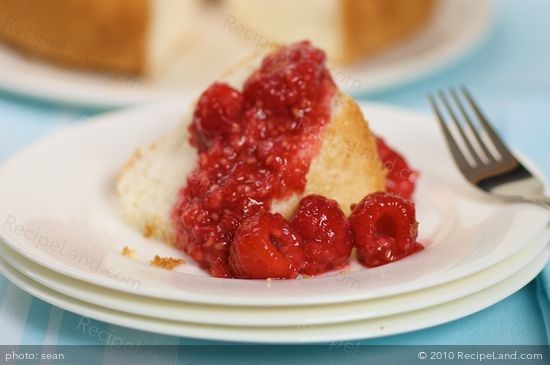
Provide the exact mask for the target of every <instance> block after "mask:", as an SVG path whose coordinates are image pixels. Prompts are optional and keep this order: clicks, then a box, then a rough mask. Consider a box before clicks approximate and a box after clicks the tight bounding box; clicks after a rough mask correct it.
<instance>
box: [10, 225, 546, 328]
mask: <svg viewBox="0 0 550 365" xmlns="http://www.w3.org/2000/svg"><path fill="white" fill-rule="evenodd" d="M548 238H550V228H547V229H545V230H544V231H543V232H541V233H540V234H539V235H538V236H537V237H536V238H535V239H534V240H533V241H532V242H530V243H529V244H528V245H527V246H525V247H524V248H522V249H521V250H520V252H517V253H516V254H514V255H512V256H511V257H509V258H507V259H505V260H503V261H502V262H499V263H497V264H495V265H493V266H490V267H488V268H486V269H483V270H481V271H480V272H477V273H474V274H472V275H471V276H468V277H464V278H461V279H457V280H455V281H451V282H448V283H445V284H441V285H439V286H435V287H430V288H426V289H421V290H419V291H415V292H409V293H403V294H397V295H394V296H389V297H382V298H378V299H374V301H378V302H381V303H383V302H385V301H387V300H388V298H393V299H396V298H397V299H399V301H406V302H408V303H419V302H418V301H417V300H418V298H414V295H415V294H417V293H418V292H424V293H422V295H423V296H424V299H423V301H422V303H423V304H421V305H416V306H413V307H410V306H407V308H402V309H398V310H397V311H393V310H392V311H386V312H382V313H378V314H373V309H369V308H366V307H364V305H365V304H368V303H367V302H369V301H371V300H366V301H357V302H350V303H334V304H326V305H320V306H302V307H286V308H283V310H281V308H280V307H271V308H269V307H267V308H266V307H234V306H223V305H216V306H212V305H200V304H197V303H186V302H174V301H168V300H164V299H158V298H151V300H152V301H158V302H172V303H173V304H174V305H176V304H177V306H178V307H183V308H185V310H183V311H182V313H185V312H188V311H189V306H192V307H199V308H198V309H197V308H194V310H195V311H196V312H200V311H204V310H205V309H206V310H207V311H208V309H207V308H208V307H213V308H209V311H210V312H211V313H209V314H208V315H205V314H202V315H203V316H204V319H201V320H197V319H196V318H192V317H193V316H195V315H196V314H185V315H186V316H189V318H192V319H186V318H185V317H184V318H181V317H172V316H173V315H174V314H173V313H166V314H164V312H163V310H161V311H158V310H154V311H153V310H152V308H151V309H148V310H141V311H140V310H137V308H138V307H141V305H142V303H139V301H137V300H134V301H132V299H133V297H136V299H138V298H140V296H139V295H137V294H133V295H132V294H127V293H121V292H118V291H115V290H113V289H108V288H104V287H100V286H96V285H94V284H90V283H84V284H86V285H87V287H86V288H89V287H90V286H92V287H93V288H90V290H83V293H84V294H80V293H78V294H76V295H75V292H74V288H75V287H76V288H77V291H79V290H81V289H78V285H79V284H81V283H82V281H80V280H77V279H74V278H70V277H66V276H63V275H60V274H58V273H55V272H53V271H51V270H48V269H47V268H44V267H42V266H40V265H37V264H36V263H34V262H32V261H30V260H27V259H25V258H24V257H23V256H20V255H18V254H17V253H15V252H13V250H11V249H10V248H8V247H5V245H4V244H3V243H2V242H0V253H1V254H2V259H3V260H4V261H6V262H7V263H8V264H9V265H10V266H11V267H12V268H13V269H15V270H17V271H18V272H20V273H22V274H23V275H25V276H27V277H29V278H30V279H31V280H33V281H35V282H37V283H39V284H41V285H44V286H45V287H48V288H49V289H52V290H54V291H56V292H58V293H60V294H63V295H67V296H69V297H72V298H74V299H77V300H80V301H82V302H85V303H90V304H98V305H100V306H103V307H107V308H115V307H116V306H117V304H116V300H115V302H112V301H110V299H109V298H111V297H112V295H115V296H116V295H120V294H123V295H129V296H130V297H129V298H121V299H120V302H119V304H120V303H122V304H124V303H123V302H125V301H128V303H130V301H132V303H133V305H131V306H130V305H128V306H124V305H123V306H122V308H125V309H119V311H121V312H125V313H129V314H133V315H140V316H146V317H151V318H158V319H164V320H173V321H176V322H179V321H182V322H189V323H197V324H207V325H208V324H210V325H227V326H243V327H282V326H283V327H284V326H289V325H291V324H287V322H285V321H289V320H288V319H286V317H285V314H286V315H288V313H285V312H286V311H287V310H289V311H291V312H299V311H305V310H306V309H307V312H308V314H309V313H311V310H312V307H323V308H324V309H325V310H326V311H328V312H331V313H334V311H335V309H336V308H335V307H340V308H338V309H339V311H340V312H345V313H346V314H348V316H347V317H343V316H341V315H340V316H339V317H336V318H331V319H327V318H328V317H327V316H326V315H323V314H322V313H316V314H315V316H321V317H320V318H322V319H321V320H318V319H313V320H312V319H303V320H304V322H307V323H308V325H320V324H331V323H344V322H351V321H357V320H366V319H374V318H380V317H387V316H391V315H396V314H402V313H408V312H412V311H415V310H419V309H425V308H430V307H433V306H436V305H441V304H444V303H447V302H451V301H453V300H456V299H459V298H461V297H464V296H468V295H470V294H474V293H477V292H479V291H482V290H484V289H486V288H488V287H490V286H492V285H495V284H497V283H499V282H501V281H504V280H506V279H507V278H509V277H511V276H512V275H514V274H515V273H517V272H519V271H520V270H521V269H523V268H524V267H525V266H526V265H527V264H529V263H530V262H532V261H533V260H534V259H535V257H537V255H538V254H540V253H541V252H543V251H544V248H545V242H546V240H547V239H548ZM525 251H528V254H527V255H526V253H525ZM518 256H520V257H518ZM511 262H513V264H512V266H511V267H512V269H511V270H510V263H511ZM497 266H498V267H497ZM504 266H506V268H504ZM37 268H38V271H37ZM51 274H53V276H60V277H59V278H57V279H56V278H50V277H48V276H49V275H51ZM45 278H46V279H45ZM481 278H484V280H480V279H481ZM487 278H489V280H487ZM61 280H63V281H64V282H65V283H67V282H68V283H69V284H63V283H62V284H59V283H58V282H59V281H61ZM472 280H473V281H474V285H469V281H472ZM449 286H452V288H450V287H449ZM69 287H70V288H69ZM96 289H100V291H104V293H101V294H99V295H97V294H96V293H95V292H92V290H96ZM71 290H72V292H71ZM443 290H444V291H445V292H452V294H449V293H445V292H442V291H443ZM111 292H112V293H111ZM427 296H431V297H433V298H436V299H428V301H429V300H432V301H431V302H426V299H425V298H427ZM94 298H95V299H94ZM104 298H107V302H105V300H104ZM100 303H103V304H100ZM151 304H153V305H154V303H151ZM381 305H382V304H381ZM359 306H360V307H361V308H355V307H359ZM349 307H354V310H355V311H358V309H360V311H358V312H357V313H361V312H363V313H362V314H355V315H353V316H350V315H349ZM234 308H239V309H240V310H245V313H244V316H245V317H246V315H247V313H251V311H256V312H257V313H256V314H255V317H253V319H251V318H247V320H246V321H245V322H241V323H239V322H238V321H234V320H233V318H234V316H235V314H237V315H238V316H237V317H238V318H239V320H242V318H243V313H232V314H231V315H230V313H229V312H231V311H233V309H234ZM344 308H345V309H344ZM156 309H158V308H156ZM228 311H229V312H228ZM258 311H259V312H261V314H260V313H258ZM220 312H221V313H223V314H221V315H220ZM224 312H225V313H224ZM274 312H276V314H277V316H276V318H273V317H270V316H266V314H268V313H270V314H273V313H274ZM279 312H280V313H279ZM147 313H149V314H147ZM224 316H226V317H228V318H231V320H221V322H220V319H221V318H223V317H224ZM302 316H303V314H302ZM176 318H177V319H176ZM258 318H262V320H265V319H267V321H265V322H260V320H258ZM302 318H306V317H302ZM307 318H311V317H307ZM314 318H316V317H314ZM295 322H296V321H295V320H293V321H292V323H295ZM288 323H290V322H288Z"/></svg>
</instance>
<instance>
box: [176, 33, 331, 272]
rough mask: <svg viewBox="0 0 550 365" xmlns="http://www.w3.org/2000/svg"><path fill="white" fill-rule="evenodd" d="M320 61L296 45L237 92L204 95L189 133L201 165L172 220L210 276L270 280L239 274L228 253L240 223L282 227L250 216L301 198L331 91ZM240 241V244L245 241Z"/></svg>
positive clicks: (217, 88)
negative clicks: (296, 196) (280, 202)
mask: <svg viewBox="0 0 550 365" xmlns="http://www.w3.org/2000/svg"><path fill="white" fill-rule="evenodd" d="M325 59H326V57H325V54H324V53H323V52H322V51H320V50H318V49H316V48H314V47H313V46H311V44H310V43H309V42H302V43H297V44H294V45H291V46H288V47H284V48H281V49H280V50H278V51H276V52H274V53H272V54H270V55H268V56H267V57H266V58H265V59H264V60H263V62H262V64H261V66H260V68H259V69H258V70H256V71H255V72H253V73H252V75H251V76H250V77H249V78H248V79H247V80H246V82H245V84H244V87H243V89H242V90H237V89H235V88H233V87H232V86H230V85H228V84H225V83H214V84H213V85H211V86H210V87H209V88H208V89H207V90H206V91H205V92H204V93H203V94H202V95H201V97H200V99H199V101H198V103H197V106H196V109H195V112H194V115H193V119H192V122H191V125H190V127H189V131H190V134H191V137H190V143H191V144H192V145H193V146H194V147H195V148H197V151H198V154H199V157H198V163H197V166H196V168H195V169H194V171H193V172H192V173H191V174H190V176H189V177H188V179H187V184H186V186H185V187H184V188H183V189H182V190H181V191H180V193H179V196H178V199H177V202H176V204H175V206H174V208H173V211H172V219H173V223H174V226H175V229H176V232H177V237H176V244H177V246H178V247H180V248H181V249H183V250H184V251H185V252H186V253H188V254H189V255H190V256H191V257H192V258H193V259H194V260H196V261H197V262H198V264H199V265H200V267H201V268H203V269H205V270H207V271H208V272H209V273H210V274H211V275H213V276H216V277H243V276H248V277H263V276H266V275H267V276H269V273H263V274H261V275H260V274H258V275H252V274H248V275H245V274H243V273H241V272H236V270H234V269H233V268H232V267H231V265H230V263H229V260H228V255H229V252H230V250H229V248H230V246H231V244H232V242H233V240H234V238H235V233H236V231H237V229H238V228H239V226H240V225H241V223H242V222H243V221H244V220H247V219H248V218H250V219H248V221H249V222H248V223H247V226H250V227H263V226H265V225H266V224H267V223H265V222H270V221H277V222H279V221H280V219H279V218H277V219H275V218H269V217H267V216H264V217H260V218H253V216H255V215H261V214H264V212H265V213H267V212H269V211H270V208H271V204H272V202H273V201H274V200H278V199H285V198H288V197H290V196H291V195H293V194H295V193H298V194H299V193H302V192H303V191H304V189H305V184H306V175H307V172H308V170H309V166H310V163H311V161H312V159H313V157H314V156H315V155H316V154H317V152H318V150H319V148H320V144H321V139H320V135H321V132H322V130H323V127H324V126H325V125H326V124H327V123H328V121H329V119H330V113H331V107H330V103H331V100H332V96H333V95H334V94H335V90H336V88H335V85H334V82H333V80H332V78H331V76H330V74H329V72H328V70H327V68H326V66H325ZM281 218H282V217H281ZM278 224H279V225H282V223H280V222H279V223H278ZM285 229H286V228H285ZM245 233H246V232H243V234H241V235H240V236H239V237H240V238H239V242H244V241H245V239H246V237H248V236H247V235H246V234H245ZM273 234H275V233H273ZM285 234H286V233H285ZM275 236H276V237H277V238H278V239H282V237H286V236H284V235H283V234H282V233H281V234H276V235H275ZM262 237H271V236H270V235H269V234H266V235H263V236H262ZM266 239H272V238H266ZM272 240H273V239H272ZM289 240H290V239H286V241H285V242H289ZM296 245H297V246H299V245H300V243H297V244H296ZM275 246H277V247H279V245H274V246H273V247H275ZM283 246H284V245H283ZM287 246H288V244H287ZM269 252H271V251H269ZM270 255H271V256H274V255H275V253H273V252H272V253H271V254H270ZM281 262H286V261H283V260H282V259H281ZM289 262H290V263H292V262H293V261H292V260H289ZM290 263H289V265H290ZM290 269H292V270H293V271H292V270H291V271H292V272H291V273H290V274H288V275H287V274H285V273H283V271H284V269H282V268H280V269H278V270H279V271H278V273H280V274H278V275H277V276H278V277H295V273H296V264H293V265H290Z"/></svg>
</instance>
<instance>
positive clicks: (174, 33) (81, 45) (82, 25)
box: [0, 0, 199, 75]
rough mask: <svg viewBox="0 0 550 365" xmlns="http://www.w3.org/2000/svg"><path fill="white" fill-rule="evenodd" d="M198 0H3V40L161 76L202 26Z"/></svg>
mask: <svg viewBox="0 0 550 365" xmlns="http://www.w3.org/2000/svg"><path fill="white" fill-rule="evenodd" d="M198 6H199V2H197V1H195V0H62V1H57V0H56V1H46V0H0V17H1V18H2V19H0V20H1V26H0V40H3V41H4V42H6V43H8V44H10V45H12V46H14V47H15V48H17V49H19V50H20V51H22V52H23V53H25V54H27V55H29V56H36V57H40V58H43V59H46V60H50V61H54V62H56V63H58V64H61V65H66V66H71V67H76V68H81V69H88V70H94V71H100V70H101V71H104V70H112V71H116V72H120V73H128V74H138V75H155V74H157V73H158V71H159V70H161V69H162V68H163V67H165V66H166V65H167V63H169V62H170V59H172V58H174V55H175V54H176V53H177V52H178V51H179V50H180V49H182V48H183V47H184V46H185V44H186V43H189V41H190V39H191V38H192V34H193V33H194V32H195V31H196V25H195V24H193V22H194V21H195V20H196V19H197V15H198V10H199V8H198Z"/></svg>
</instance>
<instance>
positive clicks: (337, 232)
mask: <svg viewBox="0 0 550 365" xmlns="http://www.w3.org/2000/svg"><path fill="white" fill-rule="evenodd" d="M290 224H291V226H292V228H294V229H295V231H296V232H298V234H299V235H300V237H301V238H302V240H303V242H304V255H305V266H304V268H303V269H302V272H303V273H304V274H307V275H318V274H322V273H324V272H326V271H329V270H336V269H340V268H342V267H344V266H346V265H347V264H348V262H349V257H350V254H351V249H352V239H351V230H350V226H349V223H348V220H347V218H346V216H345V215H344V213H343V212H342V210H341V209H340V207H339V206H338V203H337V202H336V201H334V200H330V199H327V198H325V197H322V196H319V195H309V196H307V197H305V198H303V199H302V201H301V202H300V205H299V206H298V209H297V210H296V213H295V214H294V217H293V218H292V220H291V222H290Z"/></svg>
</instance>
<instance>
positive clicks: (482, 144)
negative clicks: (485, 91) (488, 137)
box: [451, 88, 495, 161]
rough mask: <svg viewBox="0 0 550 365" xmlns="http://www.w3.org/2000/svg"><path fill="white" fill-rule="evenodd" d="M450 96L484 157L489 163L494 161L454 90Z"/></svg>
mask: <svg viewBox="0 0 550 365" xmlns="http://www.w3.org/2000/svg"><path fill="white" fill-rule="evenodd" d="M451 95H452V96H453V99H454V100H455V103H456V104H457V105H458V109H460V113H461V114H462V117H463V118H464V120H466V123H467V124H468V128H470V131H471V132H472V133H473V135H474V138H475V140H476V142H477V144H478V145H479V146H480V147H481V149H482V150H483V153H484V154H485V156H486V157H487V159H489V161H495V157H494V156H493V154H492V153H491V151H489V149H488V148H487V145H486V144H485V142H483V139H482V138H481V136H480V135H479V132H478V131H477V128H476V127H475V126H474V123H473V122H472V120H471V119H470V116H469V115H468V113H466V108H464V105H463V104H462V102H461V101H460V98H459V97H458V94H457V92H456V90H455V89H454V88H452V89H451Z"/></svg>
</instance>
